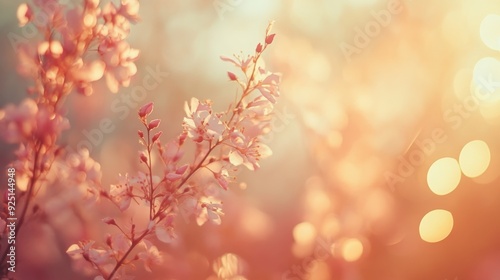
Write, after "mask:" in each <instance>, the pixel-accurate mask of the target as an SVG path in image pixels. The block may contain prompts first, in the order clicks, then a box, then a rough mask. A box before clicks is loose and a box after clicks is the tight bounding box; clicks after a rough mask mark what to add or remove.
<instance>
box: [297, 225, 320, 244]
mask: <svg viewBox="0 0 500 280" xmlns="http://www.w3.org/2000/svg"><path fill="white" fill-rule="evenodd" d="M293 238H294V240H295V242H296V243H297V244H301V245H307V244H310V243H312V242H313V241H314V238H316V228H315V227H314V226H313V225H312V224H311V223H308V222H303V223H300V224H298V225H296V226H295V227H294V228H293Z"/></svg>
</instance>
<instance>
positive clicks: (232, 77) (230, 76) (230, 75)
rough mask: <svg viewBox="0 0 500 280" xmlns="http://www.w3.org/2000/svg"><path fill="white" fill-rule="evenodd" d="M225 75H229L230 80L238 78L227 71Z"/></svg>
mask: <svg viewBox="0 0 500 280" xmlns="http://www.w3.org/2000/svg"><path fill="white" fill-rule="evenodd" d="M227 76H228V77H229V80H231V81H236V80H237V79H238V78H237V77H236V75H235V74H234V73H233V72H227Z"/></svg>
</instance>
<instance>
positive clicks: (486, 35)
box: [479, 14, 500, 51]
mask: <svg viewBox="0 0 500 280" xmlns="http://www.w3.org/2000/svg"><path fill="white" fill-rule="evenodd" d="M498 26H500V15H494V14H490V15H487V16H486V17H485V18H484V19H483V21H482V22H481V26H480V29H479V35H480V36H481V40H482V41H483V43H484V44H485V45H486V46H488V47H489V48H491V49H493V50H497V51H500V28H498Z"/></svg>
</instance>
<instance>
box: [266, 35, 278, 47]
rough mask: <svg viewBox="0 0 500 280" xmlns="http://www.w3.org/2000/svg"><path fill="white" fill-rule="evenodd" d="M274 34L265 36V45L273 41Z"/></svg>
mask: <svg viewBox="0 0 500 280" xmlns="http://www.w3.org/2000/svg"><path fill="white" fill-rule="evenodd" d="M274 36H276V34H270V35H267V36H266V44H267V45H269V44H271V43H272V42H273V40H274Z"/></svg>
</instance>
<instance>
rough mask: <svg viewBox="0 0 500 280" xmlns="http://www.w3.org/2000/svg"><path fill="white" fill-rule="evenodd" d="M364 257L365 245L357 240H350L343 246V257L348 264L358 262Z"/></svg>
mask: <svg viewBox="0 0 500 280" xmlns="http://www.w3.org/2000/svg"><path fill="white" fill-rule="evenodd" d="M361 255H363V243H361V241H359V240H358V239H356V238H349V239H347V240H345V241H344V242H343V244H342V257H343V258H344V259H345V260H346V261H348V262H354V261H357V260H358V259H359V258H360V257H361Z"/></svg>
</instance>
